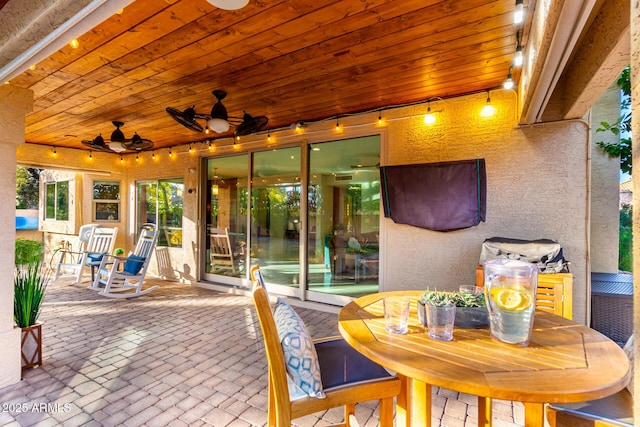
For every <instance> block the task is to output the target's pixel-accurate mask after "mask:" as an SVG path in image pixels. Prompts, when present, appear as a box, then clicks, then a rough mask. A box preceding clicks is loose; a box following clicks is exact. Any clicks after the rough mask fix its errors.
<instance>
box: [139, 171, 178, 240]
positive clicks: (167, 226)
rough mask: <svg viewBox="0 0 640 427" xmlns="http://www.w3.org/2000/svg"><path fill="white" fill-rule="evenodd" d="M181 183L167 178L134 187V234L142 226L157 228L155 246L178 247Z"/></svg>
mask: <svg viewBox="0 0 640 427" xmlns="http://www.w3.org/2000/svg"><path fill="white" fill-rule="evenodd" d="M183 191H184V180H183V179H182V178H168V179H160V180H157V181H141V182H137V183H136V199H137V209H136V210H137V212H136V217H137V221H136V222H137V227H136V229H137V230H140V228H141V226H142V224H144V223H153V224H156V225H157V226H158V231H159V232H160V234H159V235H158V246H168V247H182V209H183Z"/></svg>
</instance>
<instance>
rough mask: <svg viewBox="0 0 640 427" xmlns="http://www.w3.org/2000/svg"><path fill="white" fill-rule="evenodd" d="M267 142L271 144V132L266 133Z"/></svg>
mask: <svg viewBox="0 0 640 427" xmlns="http://www.w3.org/2000/svg"><path fill="white" fill-rule="evenodd" d="M267 141H269V142H271V131H267Z"/></svg>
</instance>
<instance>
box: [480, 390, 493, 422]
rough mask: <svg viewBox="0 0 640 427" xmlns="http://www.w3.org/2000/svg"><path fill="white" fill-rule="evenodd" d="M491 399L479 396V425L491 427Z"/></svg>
mask: <svg viewBox="0 0 640 427" xmlns="http://www.w3.org/2000/svg"><path fill="white" fill-rule="evenodd" d="M491 417H492V415H491V399H490V398H488V397H482V396H478V427H491Z"/></svg>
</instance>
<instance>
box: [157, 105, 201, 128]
mask: <svg viewBox="0 0 640 427" xmlns="http://www.w3.org/2000/svg"><path fill="white" fill-rule="evenodd" d="M166 111H167V113H168V114H169V115H170V116H171V117H173V119H174V120H175V121H176V122H178V123H180V124H181V125H182V126H184V127H186V128H187V129H190V130H192V131H194V132H202V131H203V130H204V129H203V128H202V125H201V124H200V123H198V122H197V121H196V119H195V117H196V116H197V115H196V112H195V110H194V109H193V108H187V109H186V110H185V111H184V112H183V111H180V110H178V109H177V108H173V107H167V108H166Z"/></svg>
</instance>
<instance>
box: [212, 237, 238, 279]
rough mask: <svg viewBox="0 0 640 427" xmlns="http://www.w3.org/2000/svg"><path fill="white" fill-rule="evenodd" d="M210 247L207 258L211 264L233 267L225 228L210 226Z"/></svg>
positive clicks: (231, 252)
mask: <svg viewBox="0 0 640 427" xmlns="http://www.w3.org/2000/svg"><path fill="white" fill-rule="evenodd" d="M210 236H211V237H210V238H211V247H210V252H209V259H210V261H211V265H212V266H222V267H228V268H231V269H232V270H233V269H235V265H234V260H233V251H232V250H231V241H230V240H229V231H228V229H227V228H212V229H211V231H210Z"/></svg>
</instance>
